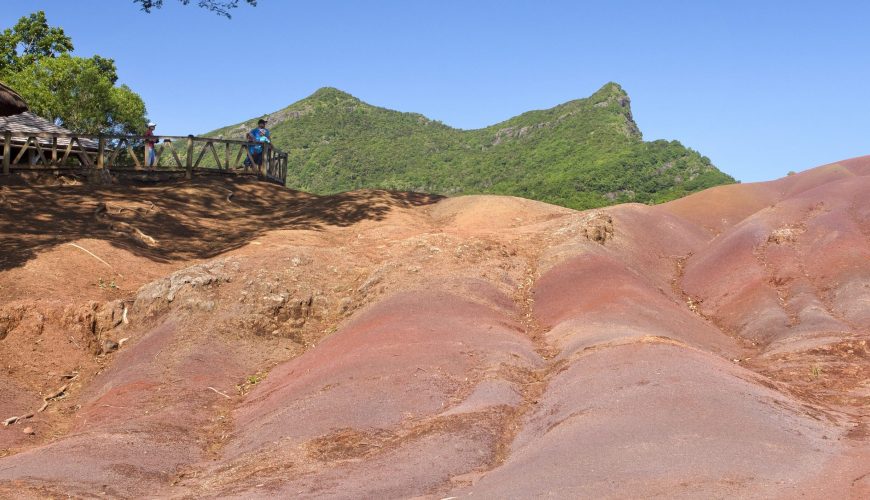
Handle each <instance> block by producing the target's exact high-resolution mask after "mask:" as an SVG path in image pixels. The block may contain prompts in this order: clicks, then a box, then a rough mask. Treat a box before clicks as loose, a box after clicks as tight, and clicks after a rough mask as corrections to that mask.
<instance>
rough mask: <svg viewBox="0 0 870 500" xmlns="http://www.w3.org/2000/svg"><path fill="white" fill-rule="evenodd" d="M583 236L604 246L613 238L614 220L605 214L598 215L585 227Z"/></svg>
mask: <svg viewBox="0 0 870 500" xmlns="http://www.w3.org/2000/svg"><path fill="white" fill-rule="evenodd" d="M583 236H585V237H586V239H588V240H592V241H595V242H597V243H600V244H602V245H603V244H604V242H605V241H607V240H609V239H611V238H613V218H612V217H610V216H609V215H606V214H603V213H598V214H596V215H595V216H594V217H593V218H592V219H590V220H589V221H588V222H587V223H586V225H585V226H584V227H583Z"/></svg>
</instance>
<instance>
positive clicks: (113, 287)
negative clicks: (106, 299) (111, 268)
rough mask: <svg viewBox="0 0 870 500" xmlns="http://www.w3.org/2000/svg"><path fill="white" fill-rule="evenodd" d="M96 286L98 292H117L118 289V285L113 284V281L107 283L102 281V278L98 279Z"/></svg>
mask: <svg viewBox="0 0 870 500" xmlns="http://www.w3.org/2000/svg"><path fill="white" fill-rule="evenodd" d="M97 286H98V287H100V290H106V289H111V290H117V289H118V285H117V284H116V283H115V280H114V279H113V280H112V281H110V282H108V283H107V282H106V280H104V279H103V278H102V277H100V279H99V280H98V281H97Z"/></svg>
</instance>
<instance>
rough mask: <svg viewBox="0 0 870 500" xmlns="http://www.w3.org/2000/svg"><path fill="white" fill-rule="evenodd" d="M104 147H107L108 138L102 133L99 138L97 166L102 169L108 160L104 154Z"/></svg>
mask: <svg viewBox="0 0 870 500" xmlns="http://www.w3.org/2000/svg"><path fill="white" fill-rule="evenodd" d="M104 149H106V138H105V137H103V134H100V135H99V137H98V138H97V168H99V169H101V170H102V169H103V168H105V167H106V160H105V156H104V155H103V150H104Z"/></svg>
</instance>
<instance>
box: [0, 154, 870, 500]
mask: <svg viewBox="0 0 870 500" xmlns="http://www.w3.org/2000/svg"><path fill="white" fill-rule="evenodd" d="M2 194H3V197H2V199H0V201H2V203H3V207H2V211H0V213H2V214H3V215H2V219H0V228H2V235H0V249H3V250H4V252H3V255H4V257H3V260H2V262H0V292H2V293H3V294H4V296H5V297H7V300H6V301H5V302H4V303H3V305H2V306H0V346H2V351H0V360H2V362H3V366H4V370H3V371H2V372H0V384H2V385H0V387H2V389H0V418H2V419H5V418H6V416H9V417H11V416H19V417H26V416H27V415H28V414H29V413H33V416H32V417H29V418H22V419H21V420H20V421H19V422H16V423H13V424H11V425H9V426H6V427H2V428H0V494H2V495H5V496H17V497H45V496H65V495H67V494H70V495H74V496H97V495H104V494H105V495H109V496H114V497H141V496H157V497H238V498H271V497H302V498H309V497H310V498H359V497H375V496H377V497H430V498H444V497H452V496H455V497H465V496H467V495H473V497H475V498H481V497H482V498H530V497H531V498H537V497H559V498H564V497H571V498H577V497H581V498H601V497H647V496H666V497H686V496H690V497H705V498H706V497H722V496H739V497H765V498H777V497H778V498H793V497H805V498H866V497H867V496H868V495H870V433H868V428H870V427H868V423H870V422H868V418H870V416H868V411H867V410H868V408H870V362H868V347H867V341H868V339H870V157H862V158H856V159H853V160H847V161H843V162H839V163H837V164H832V165H826V166H823V167H819V168H817V169H813V170H810V171H807V172H803V173H800V174H797V175H793V176H789V177H786V178H784V179H780V180H778V181H774V182H769V183H759V184H748V185H733V186H724V187H719V188H714V189H711V190H708V191H705V192H702V193H698V194H695V195H692V196H689V197H687V198H684V199H681V200H677V201H674V202H671V203H668V204H665V205H660V206H655V207H648V206H643V205H621V206H616V207H610V208H608V209H603V210H596V211H587V212H574V211H571V210H567V209H563V208H559V207H553V206H549V205H545V204H542V203H537V202H532V201H528V200H522V199H517V198H508V197H494V196H470V197H461V198H451V199H438V198H436V197H428V196H423V195H408V194H399V193H385V192H375V191H366V192H356V193H346V194H342V195H337V196H333V197H315V196H311V195H306V194H303V193H294V192H290V191H286V190H281V189H278V188H275V187H274V186H268V185H260V184H257V183H253V182H247V181H234V180H230V179H227V180H207V179H200V180H195V181H193V182H189V183H182V184H180V185H178V186H172V187H169V186H165V185H162V186H139V187H136V186H114V187H104V188H91V187H87V186H56V187H34V186H26V185H7V186H3V187H2ZM100 203H103V204H104V205H100ZM33 207H37V208H36V209H34V208H33ZM101 207H102V208H101ZM69 243H72V245H70V244H69ZM121 339H125V340H124V342H123V343H122V344H121V346H120V348H119V349H117V350H115V349H114V346H113V345H112V344H111V342H109V343H108V344H107V342H106V341H107V340H108V341H115V342H117V341H120V340H121ZM61 388H63V391H62V393H61V394H60V395H59V396H57V397H54V398H49V399H48V400H47V401H45V400H44V398H46V397H48V396H54V395H55V393H57V392H58V389H61ZM45 402H47V403H48V405H47V407H46V409H45V410H44V411H42V412H37V411H36V410H38V409H39V408H40V407H41V406H43V404H44V403H45ZM25 427H29V428H30V429H28V430H30V431H31V433H24V432H23V431H24V429H25Z"/></svg>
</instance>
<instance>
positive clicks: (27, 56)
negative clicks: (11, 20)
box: [0, 11, 73, 72]
mask: <svg viewBox="0 0 870 500" xmlns="http://www.w3.org/2000/svg"><path fill="white" fill-rule="evenodd" d="M72 50H73V44H72V40H71V39H70V38H69V37H68V36H66V34H65V33H64V32H63V29H62V28H52V27H50V26H49V25H48V21H47V20H46V19H45V12H43V11H38V12H35V13H33V14H30V15H29V16H27V17H22V18H21V19H19V20H18V22H17V23H15V26H14V27H12V28H11V29H10V28H7V29H5V30H3V33H0V72H5V71H18V70H21V69H22V68H24V67H26V66H29V65H31V64H33V63H34V62H35V61H36V60H38V59H39V58H42V57H55V56H57V55H59V54H65V53H68V52H71V51H72Z"/></svg>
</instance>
